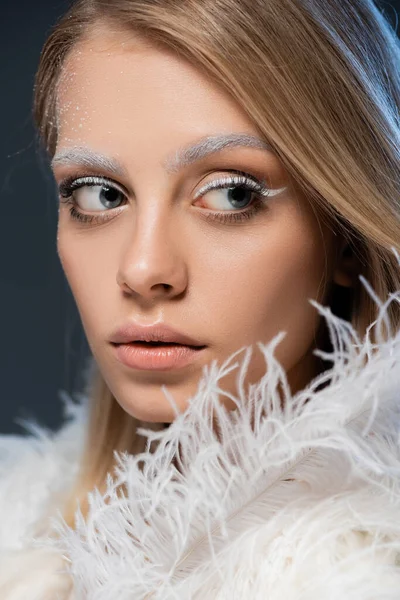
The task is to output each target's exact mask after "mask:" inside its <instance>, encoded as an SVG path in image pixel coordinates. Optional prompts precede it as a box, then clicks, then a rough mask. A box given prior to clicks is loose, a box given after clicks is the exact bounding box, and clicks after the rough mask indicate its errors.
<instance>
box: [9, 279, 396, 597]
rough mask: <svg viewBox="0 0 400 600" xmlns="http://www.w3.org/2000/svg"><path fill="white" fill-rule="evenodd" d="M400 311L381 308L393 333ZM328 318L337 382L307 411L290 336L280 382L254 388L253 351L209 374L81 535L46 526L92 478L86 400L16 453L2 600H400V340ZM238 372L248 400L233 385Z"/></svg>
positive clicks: (129, 461)
mask: <svg viewBox="0 0 400 600" xmlns="http://www.w3.org/2000/svg"><path fill="white" fill-rule="evenodd" d="M363 283H364V285H366V286H367V288H368V284H367V282H365V280H364V281H363ZM368 289H369V291H370V293H371V294H373V292H372V290H370V288H368ZM399 301H400V292H399V293H397V294H395V295H392V296H391V298H389V300H388V302H387V303H385V304H383V305H381V306H380V315H379V318H378V321H377V323H376V324H375V331H377V332H378V334H379V331H382V326H383V324H384V323H386V324H387V310H388V305H389V303H390V302H399ZM313 304H314V306H315V308H316V309H317V310H318V311H319V312H320V313H321V315H322V317H323V318H325V319H326V321H327V324H328V326H329V330H330V336H331V340H332V343H333V351H332V353H331V354H324V353H322V352H320V351H318V354H319V355H320V356H321V357H322V358H324V359H325V360H329V361H331V362H332V366H331V367H330V368H328V370H327V371H325V372H324V373H323V374H322V375H321V376H319V377H318V378H316V379H315V380H314V381H313V382H311V383H310V384H309V386H307V387H306V388H305V389H304V390H302V391H301V392H299V393H298V394H296V395H295V396H293V397H292V396H291V394H290V391H289V388H288V384H287V380H286V376H285V372H284V370H283V369H282V367H281V365H280V363H279V362H278V361H277V360H276V359H275V348H276V346H277V344H279V342H280V340H281V339H282V337H283V335H284V333H282V334H279V335H278V336H276V338H274V340H272V341H271V342H270V343H269V344H259V345H258V346H259V349H260V351H261V352H262V353H263V355H264V357H265V362H266V372H265V375H264V377H263V378H262V379H261V380H260V381H259V382H258V383H257V384H256V385H252V386H250V387H249V388H248V389H246V390H245V386H244V381H245V375H246V370H247V367H248V364H249V361H250V359H251V353H252V348H251V347H250V348H245V349H241V350H240V351H239V352H237V353H235V354H234V355H232V356H231V357H230V358H229V359H228V360H227V361H226V362H225V363H224V364H223V365H221V366H219V365H218V364H217V363H216V362H214V363H212V364H211V365H209V366H208V367H206V368H205V369H204V372H203V377H202V379H201V381H200V383H199V387H198V390H197V392H196V394H195V395H194V396H193V397H192V398H191V399H190V401H189V407H188V409H187V410H186V411H185V412H184V413H181V414H179V413H178V411H177V409H176V407H175V403H174V399H173V397H172V396H171V395H170V394H169V392H168V390H167V389H166V388H164V393H165V395H166V397H167V399H168V400H169V401H170V402H171V404H172V406H174V407H175V411H176V418H175V420H174V422H173V423H172V424H171V426H170V427H169V428H168V429H165V430H162V431H160V432H154V431H151V430H145V429H141V430H140V433H142V434H143V435H145V436H146V437H147V440H148V442H147V443H148V448H147V450H146V452H144V453H142V454H140V455H137V456H132V455H128V454H121V455H118V466H117V469H116V471H115V473H114V474H113V476H111V474H110V475H109V478H108V481H107V491H106V493H105V494H104V495H101V494H100V493H99V491H98V490H94V491H93V492H92V493H91V494H89V499H90V510H89V515H88V518H87V519H86V520H84V519H83V518H82V515H81V514H80V513H79V511H77V513H76V519H77V521H76V527H75V529H74V530H72V529H70V528H68V527H67V526H66V524H65V523H64V522H63V520H62V518H61V515H60V514H59V515H58V517H56V518H53V519H52V521H51V527H52V530H53V531H55V532H57V534H58V536H59V537H58V539H52V538H50V537H47V536H46V535H36V536H35V535H34V534H33V532H34V525H35V522H36V521H37V519H38V518H39V517H40V515H41V514H42V512H43V511H44V510H45V508H46V507H47V506H48V505H49V503H50V502H54V498H55V497H56V498H57V497H58V498H60V497H61V496H62V492H63V489H66V488H67V487H68V484H69V483H70V482H71V481H72V478H73V476H74V473H75V472H76V468H77V464H78V462H79V452H80V450H79V444H78V445H77V444H76V440H77V439H78V440H82V438H83V431H84V428H85V419H86V405H85V401H84V399H83V400H82V402H81V404H80V405H77V406H75V405H74V404H73V403H71V401H67V408H68V410H69V411H70V422H69V423H68V424H67V425H66V426H65V427H64V428H63V429H62V430H61V432H59V433H58V434H56V435H55V436H51V435H50V433H45V432H44V431H43V430H42V429H40V428H37V427H36V428H35V427H34V426H33V425H32V424H31V425H30V427H31V431H32V433H33V434H34V435H33V437H32V438H30V439H29V438H28V439H26V440H24V441H22V440H18V439H16V438H9V439H1V440H0V456H2V459H3V460H2V461H1V462H0V481H1V482H2V483H1V484H0V514H1V521H2V522H1V529H0V597H1V598H2V600H22V599H24V600H27V599H29V600H56V599H60V600H65V599H67V598H68V600H175V599H179V600H205V599H206V598H207V600H245V599H246V600H249V599H250V598H251V599H252V600H261V599H262V600H265V599H268V600H282V599H285V600H295V599H296V600H321V598H324V599H325V600H334V599H335V600H337V599H338V598H341V599H342V600H377V599H378V598H379V599H380V600H384V599H385V600H395V599H396V600H398V598H399V597H400V438H399V428H400V332H399V333H395V334H392V335H391V336H390V337H389V339H387V340H384V339H383V337H381V338H379V335H378V343H377V344H376V345H374V344H373V343H372V342H371V337H370V331H369V332H368V333H367V335H366V336H365V338H364V339H363V340H360V339H358V337H357V335H356V333H355V331H354V330H353V328H352V327H351V326H350V324H349V323H347V322H345V321H341V320H340V319H338V318H336V317H335V316H334V315H332V314H331V312H330V310H329V309H328V308H326V307H322V306H320V305H318V304H316V303H313ZM243 352H244V357H243V358H242V360H241V361H240V360H238V357H239V355H240V354H241V353H243ZM232 369H238V374H237V394H236V395H235V396H234V395H229V394H227V392H225V391H224V390H222V389H221V388H220V386H219V381H220V379H221V378H222V377H224V376H225V375H226V374H227V373H228V372H229V371H231V370H232ZM327 381H329V385H327V386H324V385H323V384H324V383H326V382H327ZM278 385H279V386H281V387H282V389H283V390H284V393H285V402H284V403H283V404H282V403H281V400H280V396H279V394H278ZM222 395H229V397H230V398H231V399H232V400H233V401H234V402H235V403H236V406H237V409H236V410H235V411H232V412H228V411H227V410H225V409H224V408H223V406H222V405H221V402H220V399H221V396H222ZM213 416H214V417H216V421H217V422H218V430H217V429H216V428H215V426H214V425H215V421H214V420H213ZM150 444H155V446H156V448H155V450H154V451H153V452H149V451H148V450H149V447H150ZM174 459H175V460H174ZM177 465H178V467H179V468H177ZM10 467H11V468H10ZM10 473H11V474H10ZM60 473H63V477H62V483H61V482H60ZM121 484H125V485H126V489H127V495H126V496H122V495H121V494H120V493H118V486H119V485H121ZM63 486H64V487H63Z"/></svg>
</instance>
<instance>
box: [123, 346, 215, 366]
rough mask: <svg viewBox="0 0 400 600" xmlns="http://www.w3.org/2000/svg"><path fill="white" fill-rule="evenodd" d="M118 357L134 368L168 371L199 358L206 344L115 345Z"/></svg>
mask: <svg viewBox="0 0 400 600" xmlns="http://www.w3.org/2000/svg"><path fill="white" fill-rule="evenodd" d="M114 347H115V352H116V355H117V359H118V360H119V361H120V362H121V363H123V364H124V365H126V366H127V367H131V368H132V369H141V370H143V371H154V370H156V371H168V370H169V369H179V368H182V367H185V366H186V365H188V364H190V363H191V362H193V360H195V359H196V358H198V356H199V354H200V353H201V351H202V350H203V349H204V346H200V347H199V348H194V347H191V346H178V345H176V346H174V345H171V346H166V345H165V346H149V347H146V346H142V345H141V344H118V345H114Z"/></svg>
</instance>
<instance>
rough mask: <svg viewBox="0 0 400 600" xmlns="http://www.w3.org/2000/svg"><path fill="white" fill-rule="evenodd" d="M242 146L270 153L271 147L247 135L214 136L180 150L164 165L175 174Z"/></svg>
mask: <svg viewBox="0 0 400 600" xmlns="http://www.w3.org/2000/svg"><path fill="white" fill-rule="evenodd" d="M240 146H244V147H247V148H259V149H261V150H266V151H269V152H272V151H273V149H272V146H270V145H269V144H267V142H264V141H263V140H262V139H261V138H259V137H256V136H254V135H249V134H247V133H231V134H227V135H214V136H208V137H206V138H203V139H201V140H200V141H199V142H197V143H196V144H194V145H192V146H188V147H186V148H182V149H180V150H178V151H177V152H176V153H175V156H174V157H173V158H169V159H167V161H166V162H165V163H164V166H165V169H166V171H168V172H169V173H175V172H176V171H179V170H180V169H181V168H182V167H186V166H187V165H189V164H191V163H193V162H195V161H196V160H200V159H202V158H205V157H206V156H208V155H209V154H214V153H216V152H220V151H221V150H225V149H226V148H234V147H240Z"/></svg>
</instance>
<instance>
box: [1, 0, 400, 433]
mask: <svg viewBox="0 0 400 600" xmlns="http://www.w3.org/2000/svg"><path fill="white" fill-rule="evenodd" d="M110 1H112V0H110ZM266 1H267V0H266ZM323 1H324V0H321V2H323ZM338 1H340V0H338ZM379 5H380V6H383V7H384V8H385V14H387V15H388V16H389V17H390V19H391V21H392V22H393V23H394V24H395V23H396V13H395V11H396V10H397V12H398V13H399V15H400V0H392V1H391V2H380V3H379ZM68 6H69V2H67V1H62V0H57V1H54V0H53V1H51V0H25V2H18V1H15V2H5V1H4V0H0V7H1V8H0V14H1V38H0V75H1V79H0V82H1V88H2V89H1V93H0V123H1V136H0V199H1V211H0V309H1V310H0V315H1V323H0V331H1V336H2V337H1V344H0V347H1V350H0V379H1V384H0V389H1V391H0V433H10V432H21V431H22V429H21V427H20V426H19V425H18V424H17V423H16V422H15V419H16V418H18V417H22V418H26V417H34V418H36V420H38V421H39V422H40V423H42V424H44V425H46V426H48V427H51V428H55V427H56V426H57V425H58V424H59V422H60V418H61V415H62V407H63V405H62V402H61V400H60V395H59V390H66V391H68V392H69V393H71V392H73V391H74V390H77V391H78V390H79V389H81V387H82V381H83V379H82V368H83V367H84V365H85V362H86V361H85V357H86V356H87V355H88V352H89V351H88V347H87V343H86V340H85V338H84V334H83V332H82V328H81V325H80V320H79V316H78V313H77V310H76V308H75V305H74V301H73V298H72V295H71V293H70V291H69V288H68V285H67V282H66V280H65V278H64V275H63V273H62V269H61V266H60V264H59V260H58V257H57V252H56V221H57V196H56V193H55V188H54V184H53V182H52V178H51V175H50V171H49V169H48V167H47V165H46V163H45V162H44V161H43V159H41V158H40V156H39V154H38V152H37V149H36V144H35V134H34V130H33V125H32V119H31V104H32V89H33V80H34V73H35V70H36V67H37V63H38V59H39V54H40V51H41V48H42V45H43V43H44V40H45V38H46V35H47V33H48V31H49V29H50V27H51V25H52V24H53V23H54V22H55V21H56V20H57V18H58V17H59V16H60V15H61V14H63V13H64V12H65V10H66V8H67V7H68ZM397 30H398V29H397Z"/></svg>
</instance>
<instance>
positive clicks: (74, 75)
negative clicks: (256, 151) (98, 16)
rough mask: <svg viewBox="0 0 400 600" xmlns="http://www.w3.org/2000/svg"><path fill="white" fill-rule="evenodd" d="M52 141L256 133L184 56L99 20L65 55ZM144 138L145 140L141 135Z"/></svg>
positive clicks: (102, 141) (229, 100)
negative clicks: (109, 27)
mask: <svg viewBox="0 0 400 600" xmlns="http://www.w3.org/2000/svg"><path fill="white" fill-rule="evenodd" d="M57 125H58V134H59V135H58V139H59V145H60V144H61V145H63V146H64V145H70V144H72V143H74V144H77V143H78V144H85V143H88V142H90V143H92V144H94V145H99V144H101V145H104V144H106V145H107V144H110V145H114V148H113V150H114V151H116V150H118V148H116V147H115V144H117V143H118V144H119V145H120V146H121V147H124V145H125V144H127V143H130V144H132V143H133V142H134V141H135V139H136V140H140V142H141V144H145V143H148V144H149V145H153V146H154V143H156V144H157V145H159V144H160V140H163V142H162V144H166V143H167V141H168V139H170V141H171V142H173V141H174V140H176V139H177V138H178V137H180V136H181V137H183V138H186V139H182V140H180V142H182V143H185V142H186V141H189V140H190V138H191V139H193V138H196V137H197V138H200V137H203V136H206V135H213V134H215V133H230V132H237V131H240V132H241V133H250V134H251V133H253V134H255V133H256V128H255V126H254V125H253V124H252V123H251V121H250V120H249V118H248V117H247V115H246V114H245V112H244V111H243V110H242V108H241V107H240V106H239V105H238V104H237V103H236V102H235V101H234V100H233V99H232V98H231V96H230V95H229V94H228V93H227V91H225V90H223V89H222V88H221V87H220V86H218V85H217V84H216V83H214V82H213V81H212V80H211V79H210V78H209V77H207V75H206V74H204V73H202V72H201V71H200V70H199V69H197V68H195V67H194V66H192V65H191V64H190V63H189V62H188V61H186V60H184V59H183V58H180V57H178V56H177V55H175V54H174V53H172V52H171V51H168V50H160V49H157V48H155V47H154V46H152V45H151V43H150V42H147V41H145V40H143V39H139V38H137V37H134V34H132V33H131V32H129V33H127V32H121V33H116V32H113V33H112V32H110V31H108V30H107V28H105V27H103V28H102V29H101V28H99V29H97V30H96V32H93V33H92V34H91V35H88V36H87V37H86V38H85V39H84V40H82V41H81V42H79V44H77V45H76V46H75V47H74V49H73V50H72V51H71V52H70V54H69V56H68V57H67V59H66V61H65V64H64V66H63V70H62V73H61V77H60V81H59V85H58V93H57ZM146 140H147V142H146Z"/></svg>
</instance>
